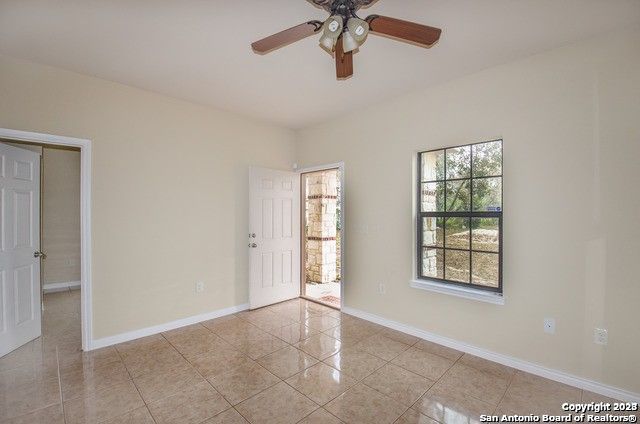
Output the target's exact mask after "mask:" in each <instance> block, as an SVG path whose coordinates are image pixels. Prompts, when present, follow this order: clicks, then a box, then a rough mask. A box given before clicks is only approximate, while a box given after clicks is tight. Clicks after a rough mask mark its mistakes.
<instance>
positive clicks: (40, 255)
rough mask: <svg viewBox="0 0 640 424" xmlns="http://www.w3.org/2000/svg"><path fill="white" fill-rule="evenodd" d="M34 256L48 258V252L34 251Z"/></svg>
mask: <svg viewBox="0 0 640 424" xmlns="http://www.w3.org/2000/svg"><path fill="white" fill-rule="evenodd" d="M33 257H34V258H42V259H47V254H46V253H44V252H41V251H40V250H38V251H36V252H33Z"/></svg>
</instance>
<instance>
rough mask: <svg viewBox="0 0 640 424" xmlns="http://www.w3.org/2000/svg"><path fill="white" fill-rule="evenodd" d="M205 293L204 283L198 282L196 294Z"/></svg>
mask: <svg viewBox="0 0 640 424" xmlns="http://www.w3.org/2000/svg"><path fill="white" fill-rule="evenodd" d="M203 291H204V283H203V282H202V281H198V282H197V283H196V293H202V292H203Z"/></svg>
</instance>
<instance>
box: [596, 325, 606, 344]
mask: <svg viewBox="0 0 640 424" xmlns="http://www.w3.org/2000/svg"><path fill="white" fill-rule="evenodd" d="M593 342H594V343H595V344H597V345H603V346H604V345H606V344H607V343H609V333H608V332H607V330H605V329H604V328H594V329H593Z"/></svg>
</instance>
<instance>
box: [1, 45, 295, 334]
mask: <svg viewBox="0 0 640 424" xmlns="http://www.w3.org/2000/svg"><path fill="white" fill-rule="evenodd" d="M0 127H4V128H12V129H18V130H27V131H36V132H44V133H50V134H57V135H66V136H72V137H80V138H88V139H91V140H92V141H93V187H92V189H93V255H92V261H93V296H94V303H93V319H94V321H93V327H94V328H93V330H94V337H96V338H101V337H106V336H110V335H115V334H119V333H122V332H125V331H130V330H136V329H140V328H144V327H148V326H152V325H156V324H161V323H165V322H168V321H172V320H175V319H179V318H185V317H189V316H192V315H196V314H201V313H206V312H211V311H214V310H217V309H221V308H226V307H230V306H234V305H239V304H242V303H245V302H247V299H248V292H247V287H248V285H247V248H246V242H247V231H248V228H247V227H248V211H247V208H248V188H247V184H248V167H249V165H262V166H268V167H272V168H281V169H287V168H289V167H290V166H291V163H293V144H292V143H293V136H294V135H293V133H292V132H290V131H288V130H284V129H280V128H276V127H273V126H270V125H265V124H261V123H259V122H255V121H251V120H247V119H244V118H241V117H238V116H236V115H233V114H230V113H226V112H222V111H219V110H215V109H212V108H207V107H201V106H197V105H193V104H190V103H186V102H182V101H179V100H175V99H172V98H168V97H165V96H161V95H157V94H153V93H149V92H145V91H142V90H137V89H133V88H130V87H126V86H123V85H119V84H114V83H110V82H106V81H103V80H99V79H95V78H91V77H86V76H81V75H78V74H74V73H70V72H66V71H63V70H59V69H54V68H50V67H46V66H40V65H36V64H32V63H28V62H23V61H17V60H13V59H9V58H7V57H0ZM197 281H203V282H205V291H204V293H202V294H196V292H195V284H196V282H197Z"/></svg>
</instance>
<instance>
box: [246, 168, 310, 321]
mask: <svg viewBox="0 0 640 424" xmlns="http://www.w3.org/2000/svg"><path fill="white" fill-rule="evenodd" d="M249 193H250V194H249V195H250V199H249V305H250V307H251V309H255V308H260V307H262V306H266V305H271V304H273V303H277V302H282V301H284V300H288V299H293V298H295V297H298V296H300V176H299V175H298V174H296V173H294V172H286V171H275V170H272V169H264V168H251V170H250V172H249Z"/></svg>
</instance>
